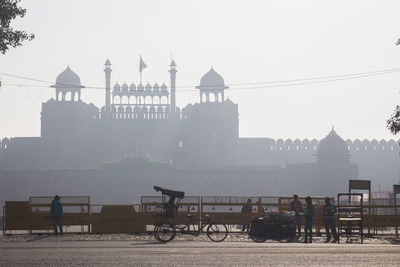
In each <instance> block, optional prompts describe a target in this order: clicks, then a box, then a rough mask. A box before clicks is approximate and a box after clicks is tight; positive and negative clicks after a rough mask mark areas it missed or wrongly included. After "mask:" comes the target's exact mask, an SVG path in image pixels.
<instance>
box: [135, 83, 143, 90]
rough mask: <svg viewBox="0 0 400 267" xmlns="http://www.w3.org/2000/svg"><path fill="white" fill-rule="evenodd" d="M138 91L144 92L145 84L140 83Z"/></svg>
mask: <svg viewBox="0 0 400 267" xmlns="http://www.w3.org/2000/svg"><path fill="white" fill-rule="evenodd" d="M137 89H138V91H143V90H144V87H143V84H141V83H139V84H138V86H137Z"/></svg>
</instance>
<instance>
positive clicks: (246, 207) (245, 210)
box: [242, 198, 252, 234]
mask: <svg viewBox="0 0 400 267" xmlns="http://www.w3.org/2000/svg"><path fill="white" fill-rule="evenodd" d="M251 212H252V205H251V198H249V199H247V203H246V204H245V205H244V206H243V207H242V213H244V214H251ZM249 230H250V224H243V226H242V234H243V233H244V232H245V231H246V232H249Z"/></svg>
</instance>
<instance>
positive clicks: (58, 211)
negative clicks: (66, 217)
mask: <svg viewBox="0 0 400 267" xmlns="http://www.w3.org/2000/svg"><path fill="white" fill-rule="evenodd" d="M62 214H63V207H62V204H61V202H60V197H59V196H57V195H56V196H55V197H54V199H53V201H51V205H50V216H51V219H52V220H53V226H54V234H58V229H57V227H58V228H59V229H60V234H61V235H62V234H63V228H62V222H61V218H62Z"/></svg>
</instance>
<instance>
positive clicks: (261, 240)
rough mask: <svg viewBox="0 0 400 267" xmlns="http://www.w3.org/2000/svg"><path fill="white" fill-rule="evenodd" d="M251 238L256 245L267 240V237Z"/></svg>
mask: <svg viewBox="0 0 400 267" xmlns="http://www.w3.org/2000/svg"><path fill="white" fill-rule="evenodd" d="M249 236H250V238H251V239H253V241H254V242H256V243H263V242H265V241H266V240H267V237H266V236H255V235H249Z"/></svg>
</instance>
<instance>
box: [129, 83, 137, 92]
mask: <svg viewBox="0 0 400 267" xmlns="http://www.w3.org/2000/svg"><path fill="white" fill-rule="evenodd" d="M129 90H130V91H136V85H135V84H134V83H131V85H130V86H129Z"/></svg>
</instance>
